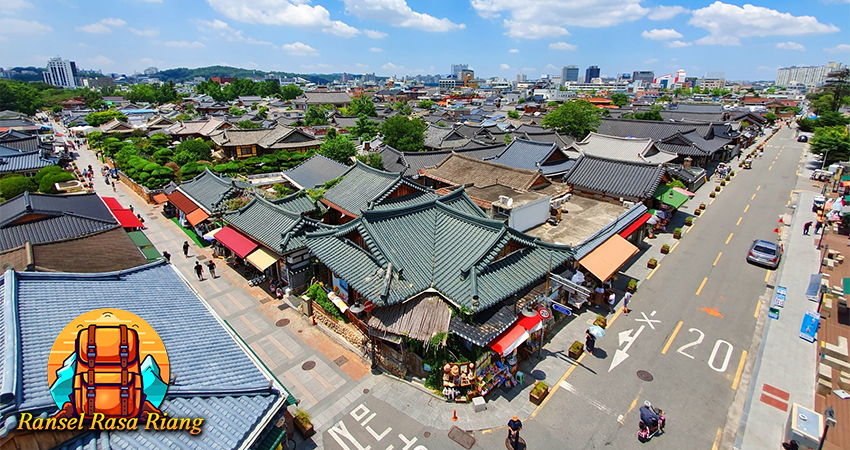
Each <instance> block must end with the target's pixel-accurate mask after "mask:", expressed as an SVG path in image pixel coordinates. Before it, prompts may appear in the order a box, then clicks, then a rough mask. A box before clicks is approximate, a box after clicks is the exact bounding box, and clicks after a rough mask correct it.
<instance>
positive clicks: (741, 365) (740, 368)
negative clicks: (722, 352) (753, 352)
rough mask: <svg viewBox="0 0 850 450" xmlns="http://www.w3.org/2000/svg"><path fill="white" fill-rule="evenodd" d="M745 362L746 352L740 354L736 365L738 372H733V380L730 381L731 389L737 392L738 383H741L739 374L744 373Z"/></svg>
mask: <svg viewBox="0 0 850 450" xmlns="http://www.w3.org/2000/svg"><path fill="white" fill-rule="evenodd" d="M745 362H747V351H746V350H744V353H742V354H741V362H739V363H738V370H737V371H736V372H735V379H734V380H733V381H732V389H733V390H736V391H737V390H738V382H739V381H741V373H743V372H744V363H745Z"/></svg>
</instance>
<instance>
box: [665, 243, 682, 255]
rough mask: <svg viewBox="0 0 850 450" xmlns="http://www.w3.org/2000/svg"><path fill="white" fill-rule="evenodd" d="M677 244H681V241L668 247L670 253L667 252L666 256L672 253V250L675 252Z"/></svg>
mask: <svg viewBox="0 0 850 450" xmlns="http://www.w3.org/2000/svg"><path fill="white" fill-rule="evenodd" d="M679 242H682V241H676V243H675V244H673V246H672V247H670V251H668V252H667V254H668V255H669V254H670V253H673V250H676V247H678V246H679Z"/></svg>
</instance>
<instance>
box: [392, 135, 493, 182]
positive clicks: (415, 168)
mask: <svg viewBox="0 0 850 450" xmlns="http://www.w3.org/2000/svg"><path fill="white" fill-rule="evenodd" d="M467 145H468V144H467ZM504 149H505V145H489V146H487V145H480V146H478V147H476V148H463V149H457V150H434V151H428V152H400V151H398V150H396V149H394V148H392V147H390V146H389V145H384V146H381V147H380V148H379V149H378V150H377V153H379V154H380V155H381V158H382V161H383V163H384V170H386V171H388V172H396V173H401V174H404V176H406V177H411V178H414V179H415V178H417V177H419V170H420V169H424V168H426V167H433V166H436V165H437V164H439V163H440V162H441V161H443V160H444V159H446V158H447V157H448V156H449V155H451V154H452V153H453V152H454V153H458V154H462V155H464V156H468V157H470V158H475V159H481V160H483V159H487V158H492V157H494V156H496V155H498V154H499V153H501V152H502V151H504Z"/></svg>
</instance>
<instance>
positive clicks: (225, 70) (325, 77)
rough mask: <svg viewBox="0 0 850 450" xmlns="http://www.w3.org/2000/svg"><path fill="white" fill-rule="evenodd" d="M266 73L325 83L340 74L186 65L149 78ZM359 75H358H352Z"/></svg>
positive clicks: (245, 76) (171, 78)
mask: <svg viewBox="0 0 850 450" xmlns="http://www.w3.org/2000/svg"><path fill="white" fill-rule="evenodd" d="M266 74H274V75H276V76H280V77H301V78H304V79H305V80H309V81H311V82H313V83H319V84H326V83H330V82H332V81H333V80H338V79H339V78H340V76H341V75H342V74H339V73H332V74H315V73H313V74H298V73H290V72H265V71H262V70H255V69H241V68H238V67H228V66H209V67H198V68H197V69H188V68H186V67H180V68H177V69H168V70H161V71H159V72H156V73H154V74H152V75H151V78H158V79H160V80H161V81H168V80H171V81H174V82H175V83H179V82H183V81H189V80H192V79H193V78H195V77H204V78H207V79H208V78H209V77H229V78H252V77H263V76H265V75H266ZM353 76H359V75H353Z"/></svg>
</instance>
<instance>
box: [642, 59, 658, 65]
mask: <svg viewBox="0 0 850 450" xmlns="http://www.w3.org/2000/svg"><path fill="white" fill-rule="evenodd" d="M657 62H658V58H649V59H646V60H644V61H643V63H644V64H655V63H657Z"/></svg>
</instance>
